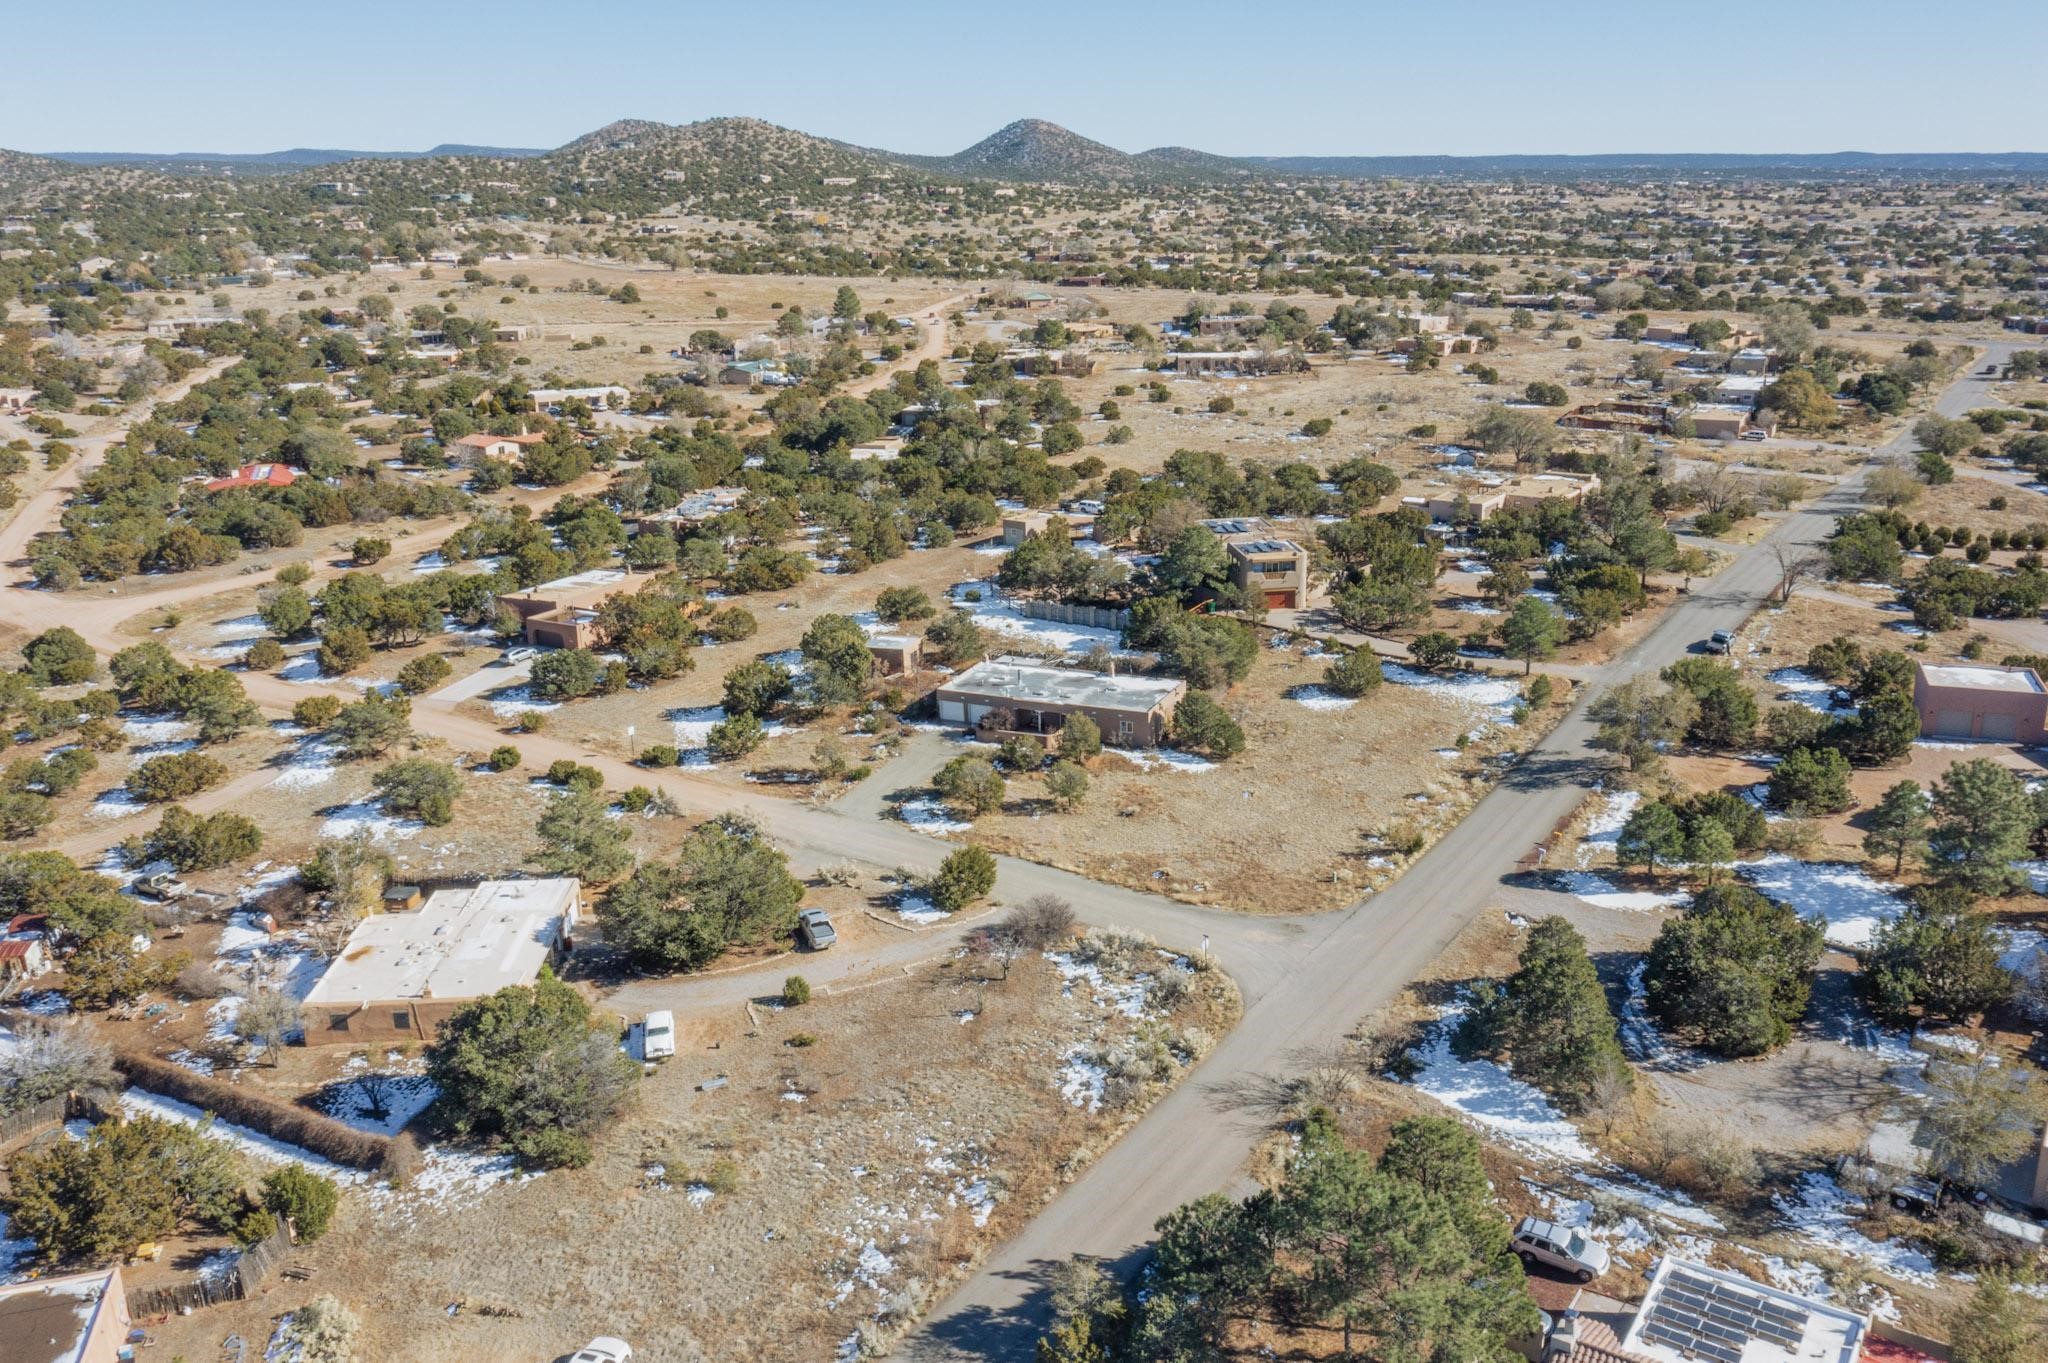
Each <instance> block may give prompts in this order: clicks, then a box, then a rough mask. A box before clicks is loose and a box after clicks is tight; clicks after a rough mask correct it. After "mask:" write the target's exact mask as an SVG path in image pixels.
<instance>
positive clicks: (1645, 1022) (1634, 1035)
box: [1619, 961, 1710, 1070]
mask: <svg viewBox="0 0 2048 1363" xmlns="http://www.w3.org/2000/svg"><path fill="white" fill-rule="evenodd" d="M1648 969H1649V962H1647V961H1637V962H1636V965H1635V969H1633V970H1631V971H1630V972H1629V975H1628V997H1627V998H1626V999H1624V1000H1622V1004H1621V1017H1620V1020H1619V1023H1620V1031H1621V1046H1622V1049H1623V1050H1624V1051H1626V1052H1628V1058H1629V1059H1631V1060H1633V1061H1635V1062H1636V1063H1637V1064H1638V1065H1641V1066H1642V1067H1643V1068H1644V1069H1651V1070H1695V1069H1698V1068H1700V1066H1702V1065H1705V1064H1706V1063H1708V1061H1709V1059H1710V1057H1708V1056H1706V1055H1704V1054H1702V1053H1701V1052H1699V1051H1695V1050H1693V1049H1691V1048H1690V1047H1686V1046H1673V1045H1672V1044H1671V1043H1670V1042H1668V1041H1666V1040H1665V1039H1664V1033H1663V1032H1662V1031H1660V1030H1659V1029H1658V1027H1657V1023H1656V1020H1655V1019H1653V1018H1652V1017H1651V1016H1650V1001H1649V994H1648V992H1647V991H1646V990H1645V989H1644V988H1643V972H1644V971H1646V970H1648Z"/></svg>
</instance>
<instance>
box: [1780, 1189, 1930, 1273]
mask: <svg viewBox="0 0 2048 1363" xmlns="http://www.w3.org/2000/svg"><path fill="white" fill-rule="evenodd" d="M1771 1204H1772V1205H1773V1206H1775V1207H1776V1208H1777V1209H1778V1211H1779V1213H1780V1214H1781V1215H1782V1216H1783V1217H1784V1218H1785V1222H1786V1224H1787V1225H1788V1226H1790V1227H1791V1229H1792V1230H1793V1231H1794V1232H1795V1233H1796V1234H1798V1235H1800V1236H1801V1237H1803V1238H1804V1239H1807V1240H1811V1241H1812V1242H1813V1243H1815V1244H1817V1245H1822V1246H1824V1247H1826V1248H1828V1249H1831V1250H1833V1251H1835V1252H1836V1253H1837V1254H1841V1255H1845V1256H1847V1257H1849V1258H1852V1259H1859V1260H1861V1261H1863V1262H1864V1263H1867V1264H1869V1265H1870V1266H1871V1267H1873V1268H1875V1269H1876V1270H1877V1271H1878V1272H1880V1273H1883V1274H1885V1275H1887V1276H1889V1277H1893V1278H1897V1279H1899V1280H1900V1281H1901V1282H1909V1283H1918V1284H1920V1285H1922V1286H1927V1287H1931V1286H1933V1284H1934V1280H1935V1279H1934V1261H1933V1260H1931V1259H1929V1258H1928V1257H1927V1256H1926V1255H1925V1254H1922V1253H1921V1252H1920V1251H1919V1250H1917V1249H1914V1248H1912V1247H1911V1246H1909V1245H1906V1244H1904V1243H1903V1242H1901V1241H1898V1240H1887V1241H1884V1242H1883V1243H1880V1242H1878V1241H1876V1240H1873V1239H1871V1238H1870V1237H1869V1236H1867V1235H1865V1234H1863V1233H1862V1232H1861V1231H1859V1230H1857V1229H1856V1228H1855V1226H1854V1224H1853V1222H1854V1221H1855V1217H1856V1213H1857V1212H1858V1210H1860V1208H1861V1207H1862V1204H1861V1203H1860V1202H1858V1201H1857V1200H1856V1198H1854V1197H1852V1196H1851V1195H1850V1194H1849V1192H1848V1191H1847V1190H1846V1189H1844V1188H1843V1187H1842V1185H1841V1184H1839V1183H1837V1182H1835V1180H1834V1179H1832V1178H1830V1177H1829V1176H1828V1175H1826V1174H1820V1173H1808V1174H1801V1175H1800V1176H1799V1188H1798V1193H1797V1195H1796V1196H1788V1195H1786V1194H1784V1193H1773V1194H1772V1195H1771Z"/></svg>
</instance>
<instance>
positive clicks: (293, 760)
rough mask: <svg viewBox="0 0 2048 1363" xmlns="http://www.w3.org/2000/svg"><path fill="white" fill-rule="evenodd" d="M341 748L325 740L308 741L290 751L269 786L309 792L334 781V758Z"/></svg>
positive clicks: (339, 753)
mask: <svg viewBox="0 0 2048 1363" xmlns="http://www.w3.org/2000/svg"><path fill="white" fill-rule="evenodd" d="M340 755H341V748H340V747H339V746H338V745H337V744H335V743H333V742H330V741H329V740H327V739H320V738H314V739H308V740H307V741H305V742H303V743H301V744H299V746H298V747H297V748H295V749H294V750H293V751H292V755H291V757H290V758H289V759H288V760H287V761H286V762H285V764H284V768H283V770H281V771H279V772H278V774H277V775H276V776H275V777H273V778H272V780H271V782H270V784H271V785H273V786H278V787H281V788H283V789H285V790H310V789H311V788H312V787H314V786H320V785H325V784H326V783H327V782H329V781H332V780H333V779H334V773H335V765H334V760H335V758H337V757H339V756H340Z"/></svg>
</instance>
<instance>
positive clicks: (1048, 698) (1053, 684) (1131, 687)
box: [939, 658, 1183, 710]
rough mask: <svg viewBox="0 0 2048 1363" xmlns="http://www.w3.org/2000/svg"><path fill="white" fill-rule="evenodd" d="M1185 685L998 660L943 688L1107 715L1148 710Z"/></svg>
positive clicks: (1161, 679) (978, 665)
mask: <svg viewBox="0 0 2048 1363" xmlns="http://www.w3.org/2000/svg"><path fill="white" fill-rule="evenodd" d="M1182 686H1183V683H1182V682H1181V681H1179V680H1178V679H1177V678H1173V677H1112V676H1109V675H1108V674H1106V673H1102V672H1088V671H1084V670H1082V669H1079V668H1071V667H1041V666H1037V665H1035V664H1032V663H1026V662H1020V661H1017V660H1014V659H1010V658H997V659H994V660H992V661H989V662H981V663H976V664H975V665H974V666H972V667H970V668H968V669H967V670H966V671H965V672H962V673H961V674H960V675H959V676H957V677H954V678H953V679H952V680H950V681H948V682H946V683H945V685H943V686H941V687H940V688H939V689H940V690H941V691H950V692H961V693H965V694H967V695H971V696H979V697H985V698H987V699H989V700H994V701H1000V702H1006V703H1016V702H1024V703H1029V702H1032V701H1036V702H1039V703H1041V704H1047V705H1088V706H1096V707H1099V708H1101V709H1105V710H1150V709H1151V708H1152V707H1153V706H1155V705H1157V704H1158V703H1159V702H1160V701H1162V700H1164V699H1165V698H1166V697H1168V696H1170V695H1173V694H1174V693H1175V692H1177V691H1179V690H1180V689H1181V688H1182Z"/></svg>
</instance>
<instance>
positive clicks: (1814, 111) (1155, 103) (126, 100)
mask: <svg viewBox="0 0 2048 1363" xmlns="http://www.w3.org/2000/svg"><path fill="white" fill-rule="evenodd" d="M10 8H11V9H12V10H13V12H12V13H10V15H9V17H8V21H7V43H8V46H9V48H10V49H12V50H13V51H15V52H17V53H23V54H35V59H34V60H30V61H16V62H12V63H10V64H9V66H10V70H9V73H8V77H7V79H6V81H5V83H4V85H0V147H13V148H18V149H21V150H27V151H152V152H168V151H224V152H239V151H270V150H276V149H279V148H283V147H288V146H315V147H347V148H361V149H375V150H418V149H421V148H425V147H428V146H431V145H433V144H435V143H438V142H471V143H486V144H493V145H499V146H535V147H551V146H556V145H559V144H560V143H562V142H565V141H567V140H569V139H570V138H572V137H575V136H577V135H578V134H580V133H583V132H587V131H589V130H590V129H592V128H594V127H597V126H599V125H601V124H604V123H607V122H609V121H611V120H612V119H615V118H629V117H630V118H651V119H657V120H660V121H662V122H669V123H679V122H687V121H689V120H691V119H697V118H707V117H712V116H716V115H721V114H748V115H752V116H754V117H758V118H765V119H768V120H770V121H772V122H776V123H782V124H786V125H788V126H790V127H795V128H800V129H802V130H804V131H806V132H814V133H819V134H822V135H825V136H831V137H838V138H842V139H844V140H846V141H850V142H857V143H861V144H863V145H868V146H878V147H887V148H889V149H892V150H896V151H906V152H931V153H944V152H950V151H957V150H959V149H960V148H961V147H964V146H966V145H968V144H969V143H971V142H973V141H976V140H977V139H979V138H981V137H983V136H985V135H986V134H988V133H989V132H992V131H994V130H995V129H996V128H997V127H999V126H1001V125H1002V124H1004V123H1006V122H1008V121H1010V120H1011V119H1014V118H1022V117H1038V118H1046V119H1050V120H1052V121H1053V122H1056V123H1062V124H1065V125H1066V126H1068V127H1070V128H1072V129H1074V130H1075V131H1076V132H1080V133H1083V134H1085V135H1087V136H1090V137H1094V138H1097V139H1099V140H1101V141H1104V142H1108V143H1110V144H1111V145H1113V146H1118V147H1122V148H1124V149H1125V150H1128V151H1139V150H1143V149H1144V148H1146V147H1151V146H1158V145H1162V144H1167V143H1177V144H1182V145H1188V146H1195V147H1200V148H1202V149H1204V150H1208V151H1214V152H1220V153H1224V154H1230V155H1257V154H1271V155H1286V154H1322V155H1339V154H1358V155H1371V154H1420V153H1445V154H1460V155H1470V154H1481V153H1490V152H1491V153H1499V152H1606V151H1838V150H1844V149H1855V150H1864V151H2010V150H2023V151H2040V150H2048V106H2044V105H2043V104H2042V102H2041V99H2040V90H2041V80H2042V77H2041V73H2040V61H2041V56H2042V54H2043V53H2044V52H2048V3H2044V0H1965V3H1962V4H1953V5H1950V4H1938V3H1929V2H1928V0H1920V2H1919V3H1911V4H1909V3H1903V2H1902V0H1768V2H1767V3H1759V2H1758V0H1714V2H1713V3H1709V4H1704V5H1678V4H1656V3H1643V0H1633V2H1632V3H1610V0H1551V2H1550V3H1547V4H1546V3H1542V2H1541V0H1521V3H1507V2H1505V0H1434V2H1433V3H1432V2H1431V0H1396V2H1389V0H1351V3H1328V2H1326V0H1297V3H1293V4H1279V3H1271V2H1270V0H1269V2H1268V3H1264V4H1259V3H1250V4H1247V3H1242V2H1241V0H1240V2H1239V3H1211V2H1210V0H1183V2H1182V3H1177V4H1174V3H1158V0H1154V2H1153V3H1145V4H1127V3H1117V0H1097V3H1093V4H1075V3H1069V2H1068V0H1035V3H1031V4H1022V5H1017V4H1011V5H990V4H972V3H970V4H960V3H939V2H938V0H870V3H867V4H861V3H856V2H854V0H836V2H835V3H815V2H814V0H768V3H760V4H753V3H742V4H731V3H726V4H706V3H702V0H669V2H668V3H643V4H631V5H628V4H616V3H607V2H606V0H583V2H582V3H576V4H564V3H561V0H552V2H551V3H543V2H542V0H491V3H488V4H484V3H475V0H441V2H440V3H422V2H421V0H412V2H411V3H405V4H397V3H390V0H356V2H355V3H350V4H346V5H280V4H277V3H276V2H275V0H262V2H261V3H259V2H258V0H183V3H172V4H166V3H164V2H163V0H151V2H150V3H135V0H98V2H97V3H93V4H91V5H89V6H86V7H73V6H66V5H57V4H51V3H24V4H21V5H17V6H12V7H10Z"/></svg>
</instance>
